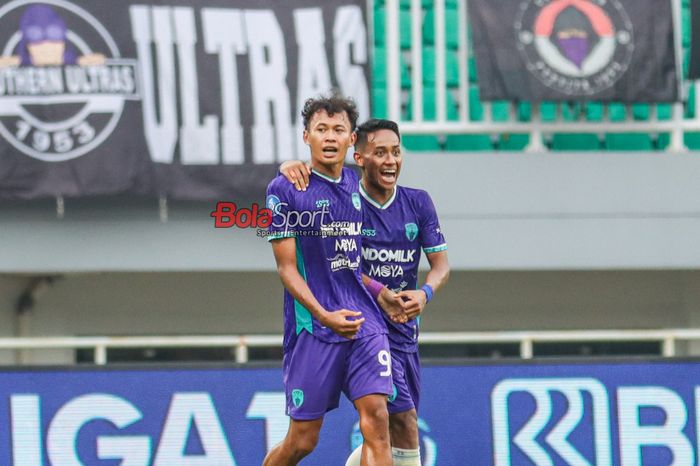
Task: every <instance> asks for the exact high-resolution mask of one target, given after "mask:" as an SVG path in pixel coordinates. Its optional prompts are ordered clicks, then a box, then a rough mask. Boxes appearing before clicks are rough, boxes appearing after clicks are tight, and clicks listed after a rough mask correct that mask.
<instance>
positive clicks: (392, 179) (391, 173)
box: [379, 168, 397, 183]
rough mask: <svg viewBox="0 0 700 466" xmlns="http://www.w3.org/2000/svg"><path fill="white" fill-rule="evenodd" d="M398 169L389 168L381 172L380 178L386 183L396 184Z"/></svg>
mask: <svg viewBox="0 0 700 466" xmlns="http://www.w3.org/2000/svg"><path fill="white" fill-rule="evenodd" d="M396 175H397V172H396V169H395V168H387V169H384V170H380V171H379V176H380V178H381V179H382V181H384V182H385V183H396Z"/></svg>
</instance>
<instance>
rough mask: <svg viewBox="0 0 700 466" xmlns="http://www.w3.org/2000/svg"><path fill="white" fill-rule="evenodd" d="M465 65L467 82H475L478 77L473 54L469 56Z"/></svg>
mask: <svg viewBox="0 0 700 466" xmlns="http://www.w3.org/2000/svg"><path fill="white" fill-rule="evenodd" d="M467 66H468V67H469V82H470V83H476V82H477V79H478V78H477V71H476V58H474V56H473V55H472V56H470V57H469V60H468V61H467Z"/></svg>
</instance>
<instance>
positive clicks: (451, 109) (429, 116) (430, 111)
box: [406, 86, 483, 121]
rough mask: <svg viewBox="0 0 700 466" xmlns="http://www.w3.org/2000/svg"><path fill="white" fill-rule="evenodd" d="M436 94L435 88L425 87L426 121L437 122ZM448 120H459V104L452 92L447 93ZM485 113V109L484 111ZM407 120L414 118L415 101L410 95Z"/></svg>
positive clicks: (424, 111)
mask: <svg viewBox="0 0 700 466" xmlns="http://www.w3.org/2000/svg"><path fill="white" fill-rule="evenodd" d="M435 101H436V92H435V88H434V87H432V86H425V87H424V88H423V120H424V121H435V119H436V118H437V109H436V108H435ZM445 102H446V110H447V115H446V116H447V119H448V120H457V119H458V118H459V114H458V111H457V103H456V102H455V100H454V98H453V97H452V94H451V93H450V92H447V93H446V97H445ZM482 112H483V109H482ZM406 113H407V118H409V119H412V118H413V99H412V96H411V95H409V98H408V104H407V105H406Z"/></svg>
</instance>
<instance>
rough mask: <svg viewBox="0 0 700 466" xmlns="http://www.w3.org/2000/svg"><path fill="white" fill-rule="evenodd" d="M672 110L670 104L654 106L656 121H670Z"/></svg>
mask: <svg viewBox="0 0 700 466" xmlns="http://www.w3.org/2000/svg"><path fill="white" fill-rule="evenodd" d="M672 112H673V109H672V108H671V104H657V105H656V119H657V120H670V119H671V113H672Z"/></svg>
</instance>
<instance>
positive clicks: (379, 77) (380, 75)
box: [372, 46, 386, 88]
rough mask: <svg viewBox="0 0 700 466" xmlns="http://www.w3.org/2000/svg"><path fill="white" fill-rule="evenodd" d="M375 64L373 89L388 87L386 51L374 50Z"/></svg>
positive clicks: (373, 68) (382, 49) (382, 48)
mask: <svg viewBox="0 0 700 466" xmlns="http://www.w3.org/2000/svg"><path fill="white" fill-rule="evenodd" d="M373 58H374V62H373V63H372V87H373V88H376V87H385V86H386V49H385V48H384V47H379V46H377V47H375V48H374V57H373Z"/></svg>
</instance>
